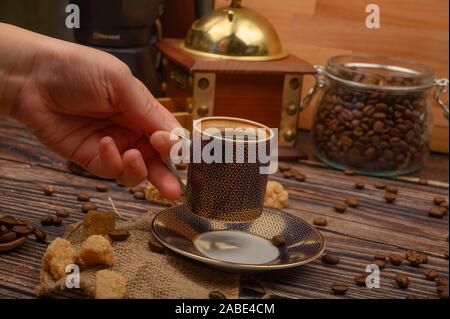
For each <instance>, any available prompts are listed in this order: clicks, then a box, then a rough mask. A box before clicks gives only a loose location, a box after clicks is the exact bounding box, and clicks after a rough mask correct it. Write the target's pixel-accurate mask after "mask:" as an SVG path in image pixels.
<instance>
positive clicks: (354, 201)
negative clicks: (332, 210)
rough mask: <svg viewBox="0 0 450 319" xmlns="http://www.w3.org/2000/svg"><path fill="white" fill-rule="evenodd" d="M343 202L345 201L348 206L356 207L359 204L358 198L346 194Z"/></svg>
mask: <svg viewBox="0 0 450 319" xmlns="http://www.w3.org/2000/svg"><path fill="white" fill-rule="evenodd" d="M345 203H346V204H347V205H348V206H350V207H353V208H356V207H358V205H359V200H358V199H357V198H355V197H352V196H348V197H347V198H346V199H345Z"/></svg>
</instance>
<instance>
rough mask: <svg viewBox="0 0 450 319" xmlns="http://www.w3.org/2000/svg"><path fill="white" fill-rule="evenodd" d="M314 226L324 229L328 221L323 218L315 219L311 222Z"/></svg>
mask: <svg viewBox="0 0 450 319" xmlns="http://www.w3.org/2000/svg"><path fill="white" fill-rule="evenodd" d="M313 223H314V225H316V226H322V227H325V226H327V225H328V221H327V219H326V218H325V217H317V218H315V219H314V220H313Z"/></svg>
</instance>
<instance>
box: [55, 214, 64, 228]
mask: <svg viewBox="0 0 450 319" xmlns="http://www.w3.org/2000/svg"><path fill="white" fill-rule="evenodd" d="M62 222H63V219H62V218H61V217H58V216H53V225H55V226H61V225H62Z"/></svg>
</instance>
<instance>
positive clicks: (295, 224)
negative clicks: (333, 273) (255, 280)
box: [152, 204, 325, 272]
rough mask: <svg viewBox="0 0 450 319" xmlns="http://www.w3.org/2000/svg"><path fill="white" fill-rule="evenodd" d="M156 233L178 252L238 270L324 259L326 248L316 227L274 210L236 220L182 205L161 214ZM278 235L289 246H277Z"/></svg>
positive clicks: (155, 229)
mask: <svg viewBox="0 0 450 319" xmlns="http://www.w3.org/2000/svg"><path fill="white" fill-rule="evenodd" d="M152 233H153V235H154V236H155V237H156V239H157V240H158V241H160V242H161V244H163V245H164V246H166V247H167V248H168V249H170V250H172V251H174V252H176V253H179V254H181V255H183V256H186V257H188V258H191V259H194V260H197V261H199V262H202V263H205V264H207V265H209V266H212V267H214V268H219V269H221V270H225V271H232V272H246V271H250V272H261V271H268V270H277V269H286V268H291V267H297V266H301V265H304V264H307V263H309V262H311V261H313V260H315V259H316V258H318V257H319V256H320V255H321V254H322V252H323V250H324V248H325V240H324V238H323V237H322V235H321V234H320V232H319V231H318V230H317V229H315V228H314V227H313V226H311V225H310V224H308V223H307V222H305V221H304V220H302V219H300V218H298V217H295V216H292V215H290V214H287V213H285V212H283V211H280V210H276V209H271V208H264V210H263V212H262V214H261V216H260V217H259V218H257V219H255V220H252V221H249V222H240V223H232V222H226V221H219V220H210V219H206V218H203V217H199V216H197V215H194V214H192V213H191V212H190V211H189V209H188V208H187V207H186V206H185V205H184V204H180V205H178V206H174V207H171V208H168V209H166V210H163V211H161V212H160V213H158V214H157V215H156V216H155V218H154V219H153V222H152ZM276 235H283V237H284V239H285V241H286V245H284V246H282V247H276V246H275V245H273V244H272V242H271V239H272V237H273V236H276Z"/></svg>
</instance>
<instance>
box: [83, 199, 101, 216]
mask: <svg viewBox="0 0 450 319" xmlns="http://www.w3.org/2000/svg"><path fill="white" fill-rule="evenodd" d="M97 209H98V207H97V205H95V204H94V203H91V202H87V203H84V204H83V205H82V206H81V212H82V213H84V214H86V213H87V212H89V211H91V210H97Z"/></svg>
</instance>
